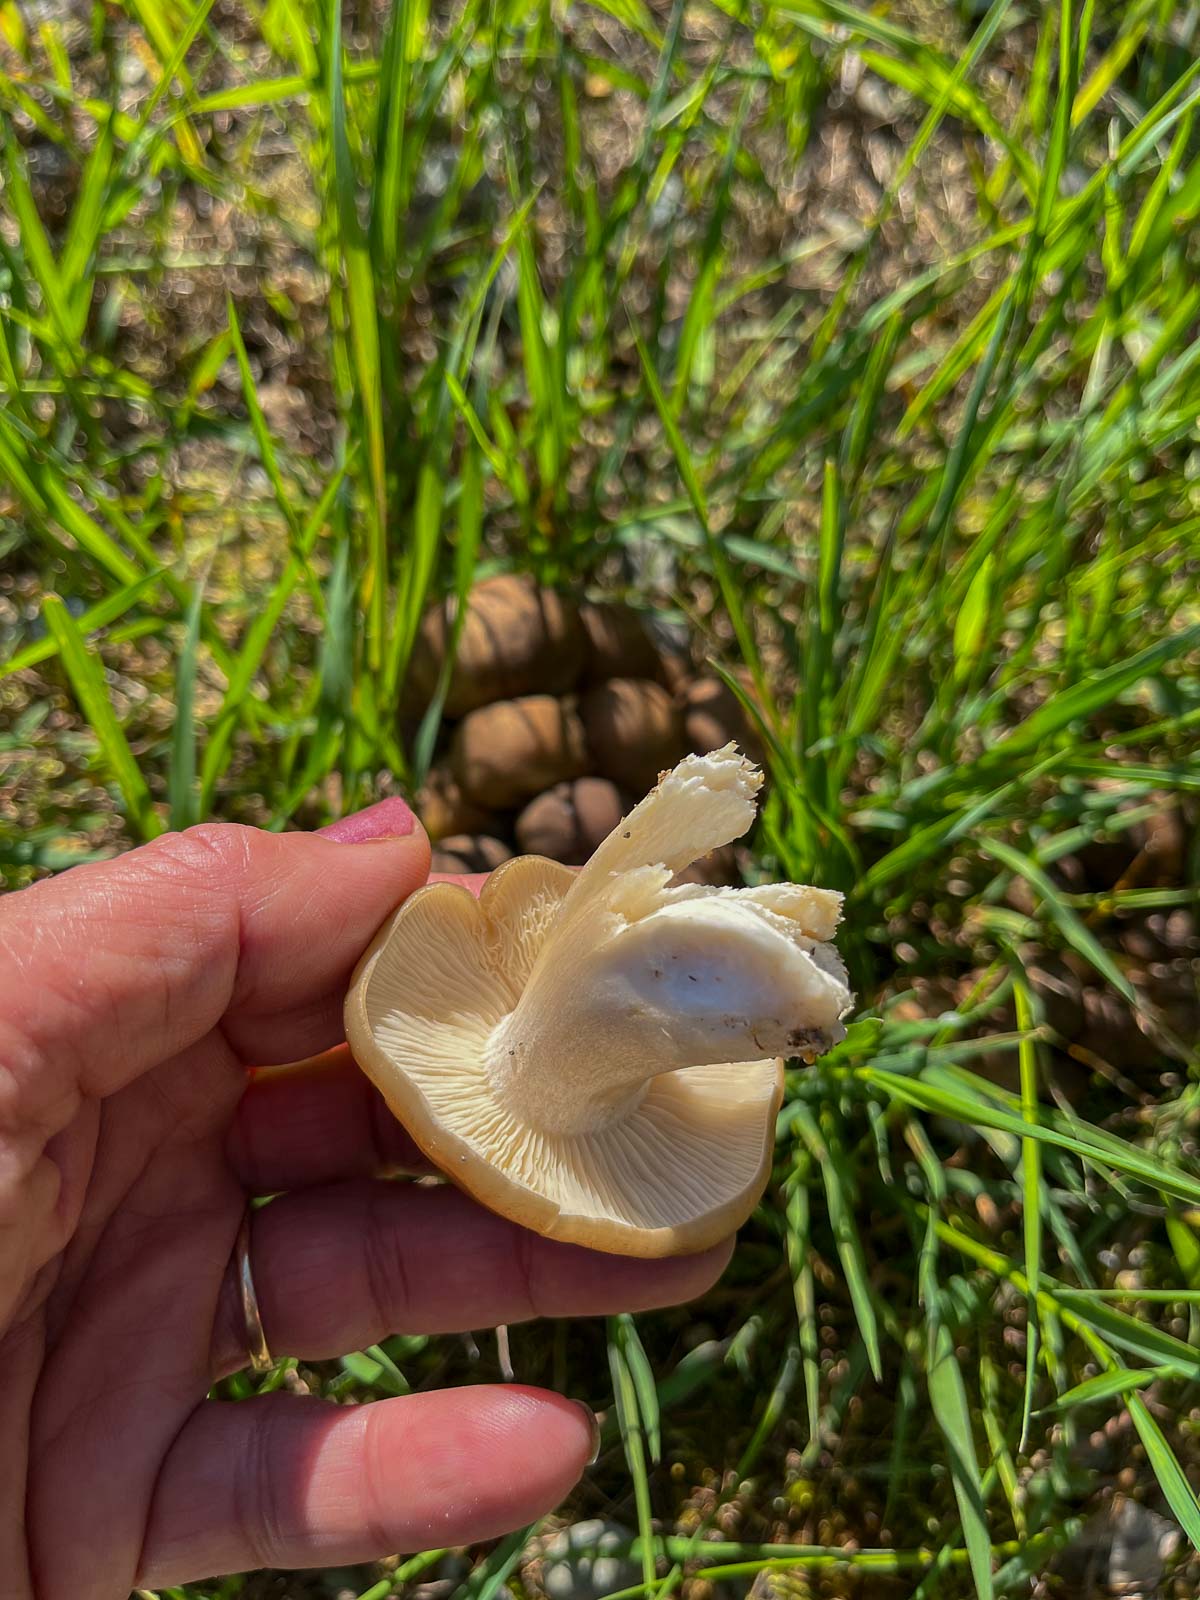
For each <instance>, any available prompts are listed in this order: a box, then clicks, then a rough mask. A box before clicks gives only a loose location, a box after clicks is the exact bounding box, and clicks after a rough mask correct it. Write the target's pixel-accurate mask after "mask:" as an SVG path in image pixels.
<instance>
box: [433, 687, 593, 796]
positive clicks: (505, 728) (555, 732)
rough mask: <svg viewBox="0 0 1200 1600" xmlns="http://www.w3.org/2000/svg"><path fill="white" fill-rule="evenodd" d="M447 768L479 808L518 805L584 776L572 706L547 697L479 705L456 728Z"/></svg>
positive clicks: (583, 750) (580, 729) (584, 759)
mask: <svg viewBox="0 0 1200 1600" xmlns="http://www.w3.org/2000/svg"><path fill="white" fill-rule="evenodd" d="M450 768H451V771H452V772H453V774H454V777H455V778H456V780H457V782H458V785H459V787H460V789H461V790H462V793H463V794H464V795H465V796H466V797H467V799H468V800H472V801H474V802H475V803H476V804H477V805H480V806H491V807H495V808H497V809H501V810H503V809H504V808H505V807H506V806H514V805H519V804H520V803H521V802H522V801H523V800H527V799H528V798H529V797H530V796H531V795H535V794H538V793H539V792H540V791H541V790H542V789H546V788H549V786H550V785H551V784H554V783H559V782H562V781H563V780H565V779H568V778H577V777H578V776H579V775H580V774H581V773H583V772H586V770H587V749H586V747H585V744H584V737H583V725H582V724H581V722H580V720H579V717H578V715H577V713H576V712H575V711H574V710H573V709H572V708H571V706H569V705H568V704H567V703H566V702H565V701H562V700H556V699H554V697H553V696H552V695H548V694H530V695H522V696H521V698H520V699H517V700H501V701H498V702H497V703H496V704H495V705H490V706H481V707H480V708H479V710H478V711H472V712H471V713H470V714H469V715H468V716H466V717H464V718H463V720H462V721H461V722H460V723H459V725H458V727H457V728H456V729H455V731H454V740H453V742H452V744H451V746H450Z"/></svg>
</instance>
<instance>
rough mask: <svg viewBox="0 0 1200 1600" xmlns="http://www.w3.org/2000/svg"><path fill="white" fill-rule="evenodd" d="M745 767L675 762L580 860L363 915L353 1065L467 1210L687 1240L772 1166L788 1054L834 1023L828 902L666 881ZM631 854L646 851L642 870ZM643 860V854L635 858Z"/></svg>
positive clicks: (739, 825) (835, 1033)
mask: <svg viewBox="0 0 1200 1600" xmlns="http://www.w3.org/2000/svg"><path fill="white" fill-rule="evenodd" d="M759 782H760V775H759V774H758V773H757V772H756V771H755V770H754V769H753V768H752V767H750V766H749V764H748V763H746V762H744V761H742V760H741V759H740V757H739V756H738V754H737V752H736V751H735V750H733V748H732V747H730V748H729V749H727V750H724V751H720V752H717V753H716V754H715V755H713V756H704V757H688V758H687V760H685V761H684V762H682V763H681V764H680V765H679V767H678V768H676V770H675V771H674V772H672V773H669V774H667V775H666V776H665V777H664V779H663V781H662V782H661V783H660V784H659V786H658V787H657V788H656V789H655V791H654V792H653V793H652V794H651V795H649V796H648V797H647V798H646V799H645V800H644V801H642V802H641V804H640V805H638V806H636V807H635V808H634V809H633V811H632V812H630V814H629V815H628V816H627V817H625V818H624V819H623V820H622V822H621V823H620V825H619V826H618V828H616V829H615V830H614V831H613V833H612V834H610V835H609V837H608V838H607V839H606V840H605V841H604V843H603V844H602V845H601V846H600V848H599V849H598V850H597V851H596V853H595V854H594V855H593V857H592V859H591V861H590V862H589V863H588V864H587V865H586V866H585V867H584V868H583V869H582V870H581V871H579V872H572V871H571V870H570V869H569V868H567V867H564V866H560V865H559V864H557V863H554V862H550V861H546V860H544V859H542V858H539V857H535V856H523V857H520V858H518V859H516V860H513V861H509V862H507V863H505V865H504V866H502V867H501V868H499V870H498V871H496V872H495V873H493V874H492V876H491V877H490V878H489V879H488V881H487V883H486V884H485V885H484V888H483V892H482V894H481V895H480V897H479V899H478V900H476V899H475V898H473V897H472V896H471V895H470V894H469V893H468V892H467V891H466V890H464V889H461V888H459V887H456V886H452V885H447V884H434V885H430V886H428V887H427V888H425V889H421V890H419V891H418V892H417V893H416V894H415V895H413V896H412V897H411V898H410V899H409V900H408V901H406V902H405V904H404V905H403V906H402V907H401V908H400V910H399V911H398V912H397V913H396V914H395V916H394V917H393V918H392V919H391V921H390V922H389V923H388V924H387V925H386V926H385V927H384V928H383V929H382V930H381V931H380V933H379V934H378V935H377V937H376V939H375V941H374V942H373V944H372V945H371V947H370V948H369V950H368V951H367V953H366V954H365V956H364V957H363V959H362V961H361V962H360V963H359V966H358V968H357V970H356V972H355V974H354V977H353V980H352V983H351V987H350V992H349V994H348V996H347V1002H346V1028H347V1037H348V1039H349V1041H350V1044H351V1047H352V1049H353V1051H354V1055H355V1058H356V1060H358V1062H359V1063H360V1065H361V1066H362V1067H363V1069H364V1070H365V1071H366V1072H367V1073H368V1075H369V1076H370V1077H371V1078H372V1080H373V1081H374V1082H375V1083H376V1085H377V1087H378V1088H379V1089H380V1091H381V1092H382V1093H383V1095H384V1097H385V1099H386V1100H387V1102H388V1104H389V1105H390V1106H391V1107H392V1109H393V1111H394V1112H395V1114H396V1115H397V1116H398V1117H399V1118H400V1119H401V1120H402V1121H403V1122H404V1123H405V1125H406V1127H407V1128H408V1129H409V1130H410V1131H411V1133H412V1135H413V1137H414V1139H415V1140H416V1142H417V1143H418V1145H419V1146H420V1147H421V1149H422V1150H423V1151H424V1152H425V1154H426V1155H428V1156H429V1157H430V1158H431V1159H432V1160H433V1161H434V1162H436V1163H437V1165H438V1166H440V1167H441V1169H442V1170H443V1171H444V1172H445V1173H446V1174H447V1176H449V1177H450V1178H452V1179H453V1180H454V1181H455V1182H456V1183H458V1184H460V1185H461V1186H462V1187H463V1188H465V1189H467V1190H468V1191H469V1192H470V1193H472V1194H474V1195H475V1196H476V1197H477V1198H478V1199H480V1200H482V1201H483V1202H484V1203H485V1204H487V1205H489V1206H491V1207H493V1209H495V1210H497V1211H499V1212H501V1213H502V1214H503V1215H505V1216H507V1217H510V1218H511V1219H512V1220H514V1221H516V1222H518V1223H520V1224H522V1225H523V1226H526V1227H531V1228H534V1229H536V1230H537V1231H538V1232H540V1233H543V1234H546V1235H547V1236H549V1237H552V1238H558V1239H563V1240H569V1241H572V1242H575V1243H578V1244H583V1245H588V1246H591V1247H592V1248H595V1249H600V1250H610V1251H616V1252H620V1253H624V1254H628V1255H639V1256H662V1255H668V1254H675V1253H680V1252H687V1251H695V1250H703V1249H706V1248H707V1247H708V1246H710V1245H712V1244H714V1243H716V1242H717V1241H718V1240H719V1239H721V1238H723V1237H725V1236H726V1235H727V1234H728V1233H729V1232H730V1231H731V1230H732V1229H734V1228H736V1227H737V1226H738V1224H739V1223H741V1222H742V1221H744V1220H745V1218H746V1217H747V1216H748V1215H749V1213H750V1211H751V1210H752V1209H753V1207H754V1205H755V1204H756V1203H757V1200H758V1198H759V1196H760V1194H761V1192H762V1189H763V1186H764V1184H765V1182H766V1179H767V1177H768V1175H769V1172H770V1167H771V1162H772V1155H773V1146H774V1129H775V1115H776V1112H777V1110H778V1107H779V1101H780V1097H781V1094H782V1081H783V1080H782V1063H781V1062H780V1061H779V1060H778V1059H777V1054H781V1053H782V1052H783V1051H784V1050H785V1049H786V1050H787V1052H788V1053H800V1054H804V1055H806V1056H809V1057H811V1054H812V1053H813V1052H815V1051H816V1050H818V1049H820V1048H822V1047H824V1046H826V1045H827V1044H828V1043H830V1042H831V1040H833V1039H835V1038H837V1037H840V1024H839V1020H838V1019H839V1018H840V1017H841V1016H842V1015H843V1014H844V1012H845V1010H846V1008H847V1006H848V1004H849V1000H850V995H849V991H848V990H847V988H846V986H845V974H844V969H843V968H842V967H841V964H840V962H839V961H838V959H837V956H836V954H835V953H834V952H833V950H832V948H831V947H830V946H829V945H828V944H827V943H825V942H824V941H826V940H827V939H828V938H829V937H830V936H831V934H832V932H833V929H834V926H835V924H836V921H837V916H838V906H839V903H840V897H839V896H837V895H834V894H831V893H830V892H828V891H824V890H817V889H805V888H800V887H797V886H796V885H793V884H774V885H765V886H759V887H757V888H753V889H740V890H730V889H712V888H704V887H699V886H695V885H692V886H686V887H671V879H672V877H673V876H674V875H675V874H676V873H679V872H681V871H682V870H683V869H684V868H686V867H687V865H688V864H689V863H690V862H691V861H692V860H694V859H695V858H696V857H697V856H698V855H700V854H703V853H704V852H705V851H706V850H708V849H712V848H716V847H718V846H720V845H722V844H725V843H727V842H729V841H730V840H731V839H732V838H735V837H737V836H738V835H739V834H741V833H743V832H745V830H746V828H747V827H748V826H749V822H750V821H751V820H752V818H753V814H754V803H753V802H754V794H755V791H756V789H757V787H758V784H759ZM648 863H651V864H648ZM652 863H657V864H652Z"/></svg>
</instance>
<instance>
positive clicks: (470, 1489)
mask: <svg viewBox="0 0 1200 1600" xmlns="http://www.w3.org/2000/svg"><path fill="white" fill-rule="evenodd" d="M592 1437H593V1435H592V1431H591V1423H590V1419H589V1416H588V1415H587V1414H586V1413H585V1409H584V1408H583V1407H582V1406H580V1405H577V1404H576V1403H575V1402H574V1401H572V1400H563V1399H561V1398H559V1396H557V1395H550V1394H545V1393H543V1392H541V1391H539V1390H536V1389H526V1388H521V1387H519V1386H515V1385H511V1386H506V1387H504V1388H498V1387H495V1388H494V1387H484V1386H481V1387H479V1388H471V1389H452V1390H445V1391H441V1392H438V1393H431V1394H422V1395H411V1396H408V1397H407V1398H405V1399H401V1400H385V1401H378V1402H376V1403H375V1404H373V1405H367V1406H354V1407H338V1406H334V1405H330V1404H328V1403H327V1402H325V1401H321V1400H304V1399H300V1398H297V1397H294V1396H285V1395H268V1396H264V1397H262V1398H260V1399H257V1400H247V1401H242V1402H240V1403H238V1404H230V1403H221V1402H219V1401H208V1402H206V1403H205V1404H204V1405H202V1406H201V1407H200V1408H199V1409H198V1410H197V1411H196V1412H195V1413H194V1414H193V1416H192V1418H191V1419H190V1421H189V1422H188V1424H187V1425H186V1426H185V1428H184V1429H183V1431H182V1433H181V1434H180V1435H179V1437H178V1439H177V1440H176V1442H175V1444H174V1446H173V1447H172V1449H171V1451H170V1453H169V1454H168V1456H167V1458H166V1460H165V1462H164V1463H163V1466H162V1470H161V1473H160V1475H159V1479H158V1484H157V1488H156V1491H155V1496H154V1501H153V1505H152V1507H151V1512H150V1519H149V1524H148V1528H147V1534H146V1543H145V1547H144V1550H143V1556H142V1566H141V1571H140V1572H139V1575H138V1580H137V1581H138V1583H139V1585H143V1586H147V1587H153V1588H160V1587H162V1586H164V1585H167V1584H177V1583H183V1582H186V1581H187V1580H188V1579H191V1578H200V1577H203V1576H205V1575H206V1574H208V1573H212V1572H244V1571H246V1570H248V1569H250V1568H256V1567H284V1568H293V1567H310V1566H322V1567H325V1566H341V1565H343V1564H345V1563H348V1562H357V1561H368V1560H371V1559H373V1558H376V1557H379V1556H384V1555H389V1554H392V1553H394V1552H396V1551H411V1550H426V1549H431V1548H435V1547H438V1546H443V1545H458V1544H471V1543H474V1542H476V1541H477V1540H481V1539H492V1538H495V1537H496V1536H497V1535H498V1534H501V1533H506V1532H508V1531H509V1530H511V1529H513V1528H518V1527H521V1526H522V1525H523V1524H524V1523H527V1522H532V1521H534V1520H535V1518H537V1517H538V1516H540V1515H542V1514H543V1513H544V1512H546V1511H549V1510H551V1509H552V1508H553V1507H554V1506H555V1505H557V1504H558V1502H559V1501H560V1500H561V1499H562V1498H563V1496H564V1495H565V1494H566V1493H567V1491H568V1490H569V1489H570V1488H571V1486H572V1484H573V1483H575V1481H576V1480H577V1479H578V1477H579V1476H580V1474H581V1473H582V1471H583V1469H584V1466H585V1465H586V1464H587V1461H588V1458H589V1456H590V1454H591V1451H592Z"/></svg>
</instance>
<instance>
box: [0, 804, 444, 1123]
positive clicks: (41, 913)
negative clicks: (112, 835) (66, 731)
mask: <svg viewBox="0 0 1200 1600" xmlns="http://www.w3.org/2000/svg"><path fill="white" fill-rule="evenodd" d="M364 816H365V818H366V820H365V821H364ZM364 816H360V817H359V818H357V819H353V820H354V822H355V823H356V825H357V829H356V831H355V842H343V841H341V840H340V839H339V838H338V837H337V835H336V833H335V834H334V835H333V836H322V835H317V834H302V833H290V834H273V833H265V832H261V831H259V830H257V829H254V828H243V827H235V826H232V825H223V824H206V825H203V826H201V827H199V828H192V829H189V830H188V831H187V832H186V833H182V834H167V835H164V836H163V837H161V838H160V839H157V840H155V841H154V843H153V844H149V845H144V846H142V847H141V848H140V849H137V850H131V851H130V852H129V853H128V854H127V855H125V856H122V857H120V858H119V859H118V860H116V861H111V862H104V863H99V864H96V865H89V866H81V867H76V868H73V869H72V870H71V871H70V872H67V873H64V874H62V875H61V876H60V877H58V878H55V879H53V880H51V881H49V882H46V883H41V884H37V885H35V886H34V887H33V888H31V889H26V890H22V891H21V892H20V893H18V894H14V895H10V896H9V897H7V899H5V900H4V902H3V903H2V904H0V996H2V997H3V1004H2V1005H0V1016H2V1017H3V1021H2V1022H0V1054H3V1055H4V1057H5V1059H6V1061H8V1062H10V1063H11V1064H12V1067H13V1070H14V1071H15V1073H16V1075H17V1077H18V1079H19V1080H20V1081H21V1085H22V1087H25V1088H26V1089H27V1090H28V1092H29V1093H31V1094H36V1096H37V1098H38V1104H37V1105H34V1106H29V1107H27V1115H28V1117H29V1120H31V1121H32V1120H35V1119H36V1118H38V1117H41V1118H43V1119H45V1120H47V1121H54V1120H56V1119H57V1115H58V1112H59V1111H60V1110H61V1109H62V1108H63V1106H64V1105H68V1104H69V1103H70V1100H71V1097H72V1096H73V1095H74V1094H76V1093H78V1092H79V1091H80V1090H82V1092H84V1093H88V1094H98V1095H107V1094H110V1093H112V1092H113V1091H114V1090H115V1089H117V1088H119V1087H121V1086H122V1085H123V1084H124V1083H127V1082H129V1081H130V1080H131V1079H132V1078H134V1077H135V1076H137V1075H138V1074H139V1073H140V1072H142V1071H144V1070H145V1069H146V1068H147V1067H148V1066H150V1065H151V1064H153V1063H154V1062H156V1061H159V1060H161V1059H163V1058H164V1057H165V1056H168V1055H172V1054H175V1053H176V1052H178V1051H180V1050H183V1049H185V1048H186V1047H187V1046H188V1045H189V1044H191V1043H194V1042H195V1041H196V1040H197V1039H199V1038H201V1037H203V1036H204V1035H205V1034H206V1033H207V1032H209V1031H210V1030H211V1029H212V1028H213V1027H215V1026H216V1025H217V1023H218V1022H219V1021H220V1022H222V1026H223V1028H224V1031H225V1034H226V1037H227V1038H228V1040H229V1042H230V1043H231V1044H232V1045H233V1047H234V1048H235V1050H237V1051H238V1053H239V1054H240V1055H241V1056H242V1057H243V1059H245V1060H247V1061H288V1060H295V1059H297V1058H299V1057H302V1056H306V1055H310V1054H313V1053H314V1052H316V1051H317V1050H321V1049H324V1048H326V1047H328V1046H329V1045H331V1044H334V1043H336V1042H337V1041H338V1040H340V1039H341V1037H342V1032H341V1004H342V997H343V993H344V990H345V985H346V981H347V978H348V977H349V974H350V971H351V969H352V967H353V965H354V963H355V961H356V960H357V959H358V957H359V955H360V954H361V952H362V950H363V948H364V946H365V945H366V944H367V943H368V941H369V940H370V939H371V937H372V935H373V934H374V933H375V931H376V929H377V928H378V927H379V925H380V923H381V922H382V921H383V920H384V918H385V917H386V916H387V915H388V914H389V912H390V911H392V910H393V909H394V907H395V906H396V905H397V904H398V903H399V902H400V901H401V900H403V899H404V898H405V896H407V895H408V894H410V893H411V892H412V890H413V889H415V888H416V887H417V886H418V884H420V883H423V882H424V881H425V875H426V872H427V869H428V865H429V846H428V842H427V841H426V839H425V836H424V833H423V832H422V831H421V830H420V828H419V827H418V825H417V823H416V820H415V818H414V817H413V815H412V813H411V812H410V811H409V810H408V808H407V807H406V806H405V805H404V804H403V802H401V801H385V802H383V803H382V804H381V805H380V806H377V807H373V808H371V812H370V813H369V814H364ZM372 819H373V820H372ZM372 827H374V828H376V829H377V830H382V831H381V832H377V833H376V835H375V836H374V837H371V838H370V839H369V840H366V839H365V837H364V836H365V835H366V834H367V833H369V832H370V830H371V828H372ZM352 831H354V830H352ZM34 1080H36V1084H35V1086H34V1087H33V1088H29V1086H30V1084H31V1083H32V1082H33V1081H34Z"/></svg>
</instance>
